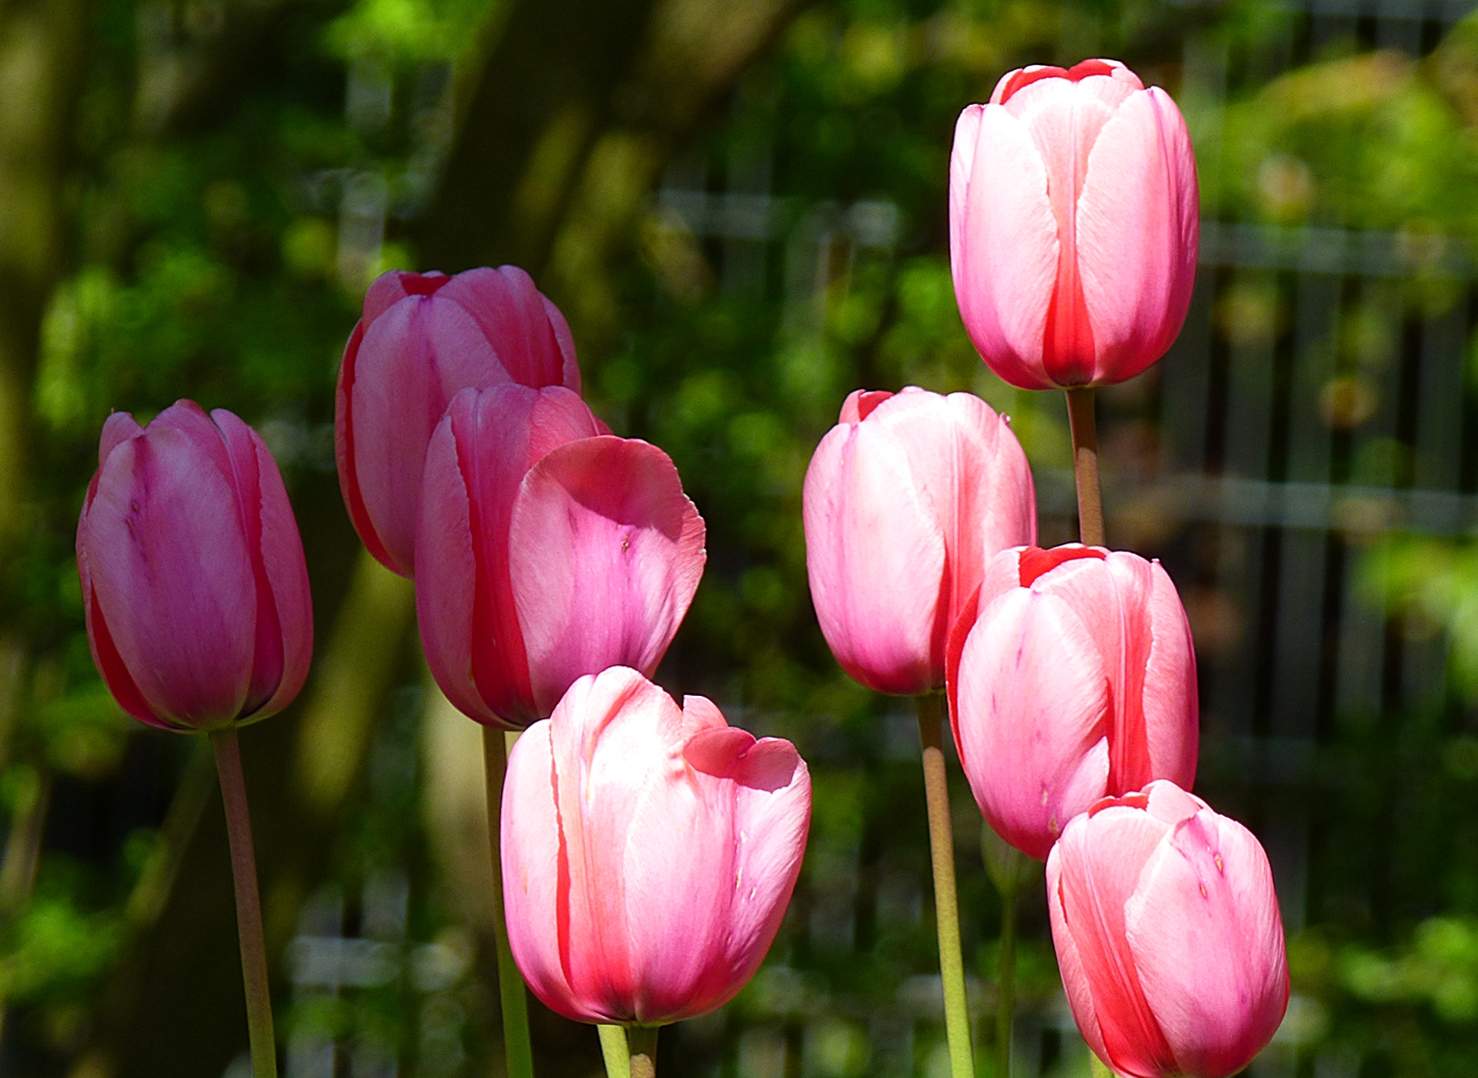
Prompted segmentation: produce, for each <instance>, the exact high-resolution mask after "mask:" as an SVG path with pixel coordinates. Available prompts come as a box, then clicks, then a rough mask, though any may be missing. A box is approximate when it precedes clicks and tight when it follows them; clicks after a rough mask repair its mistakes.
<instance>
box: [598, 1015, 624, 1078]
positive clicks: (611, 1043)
mask: <svg viewBox="0 0 1478 1078" xmlns="http://www.w3.org/2000/svg"><path fill="white" fill-rule="evenodd" d="M595 1029H596V1032H597V1033H599V1034H600V1054H601V1056H602V1057H604V1059H605V1061H606V1078H631V1049H630V1048H629V1047H628V1046H627V1044H626V1027H625V1026H606V1025H601V1026H596V1027H595Z"/></svg>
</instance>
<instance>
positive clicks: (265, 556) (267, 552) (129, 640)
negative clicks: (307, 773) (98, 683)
mask: <svg viewBox="0 0 1478 1078" xmlns="http://www.w3.org/2000/svg"><path fill="white" fill-rule="evenodd" d="M77 570H78V573H79V574H80V575H81V577H82V603H83V608H84V610H85V611H86V616H87V639H88V643H89V644H90V645H91V646H92V657H93V661H95V662H96V663H97V667H98V670H99V671H100V672H101V673H102V675H103V680H104V681H105V682H106V683H107V685H108V688H109V689H110V690H111V691H112V693H113V696H114V698H115V699H117V701H118V703H119V705H120V706H121V707H122V708H123V709H124V710H125V711H127V712H128V713H129V714H130V715H133V716H134V717H135V718H137V719H140V720H142V721H144V722H147V723H149V724H150V725H151V726H162V727H165V728H166V729H170V730H211V729H216V728H219V727H223V726H227V725H229V724H231V723H237V722H252V721H255V720H257V719H261V718H265V717H266V716H268V715H272V714H274V713H276V712H278V711H281V710H282V709H283V708H285V707H286V706H287V705H288V704H289V703H291V702H292V699H293V697H295V696H296V695H297V694H298V690H299V689H301V688H302V687H303V680H304V679H305V678H306V677H307V676H308V662H309V659H310V658H311V656H312V652H313V608H312V606H311V605H310V603H309V597H308V568H307V565H306V564H305V563H304V561H303V545H302V541H301V540H300V539H299V538H298V526H297V523H296V522H295V521H294V519H293V511H292V506H291V505H290V504H288V500H287V491H286V490H285V489H284V488H283V485H282V476H281V475H280V474H279V473H278V471H277V463H276V462H275V461H274V460H273V459H272V455H271V454H270V453H269V452H268V451H267V447H266V445H265V444H264V443H263V442H262V439H261V436H260V435H258V434H257V432H256V431H254V430H252V429H251V428H250V427H248V426H247V425H246V424H245V423H243V422H242V421H241V420H240V419H237V418H236V416H234V415H232V414H231V413H230V412H227V411H224V410H222V409H217V410H216V411H214V412H212V413H211V414H210V415H208V416H207V415H206V414H205V412H203V411H202V410H201V408H200V406H199V405H198V404H195V403H194V402H193V401H179V402H178V403H176V404H175V405H174V406H173V407H171V408H166V409H165V410H164V411H163V412H160V413H159V415H158V416H156V417H155V418H154V421H153V422H152V423H150V424H149V426H148V427H147V428H143V427H140V426H139V425H138V424H137V423H135V422H134V419H133V416H131V415H129V414H128V413H127V412H115V413H113V415H111V416H109V417H108V421H107V422H106V423H105V424H103V436H102V442H101V444H100V445H99V447H98V470H97V472H96V474H94V475H93V477H92V482H91V483H90V484H89V485H88V488H87V497H86V499H85V500H84V501H83V504H82V517H81V519H80V520H79V521H78V522H77Z"/></svg>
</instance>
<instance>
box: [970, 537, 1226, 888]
mask: <svg viewBox="0 0 1478 1078" xmlns="http://www.w3.org/2000/svg"><path fill="white" fill-rule="evenodd" d="M975 611H976V612H972V611H970V610H968V609H967V610H966V612H965V614H964V615H963V616H962V617H961V619H960V622H959V624H958V625H957V626H956V629H955V634H954V638H953V639H952V641H951V654H950V662H949V665H950V676H949V694H950V716H951V720H952V722H953V724H954V732H955V744H956V745H957V746H958V748H959V751H960V763H961V764H962V765H963V766H964V769H965V777H966V778H967V779H969V780H970V788H971V790H973V791H974V793H975V800H976V802H977V803H978V804H979V805H980V811H981V812H983V813H984V814H985V818H986V820H988V821H989V822H990V825H991V827H992V828H994V829H995V831H996V833H997V834H998V835H1000V836H1001V837H1002V838H1003V839H1005V840H1006V841H1007V842H1009V843H1010V844H1011V845H1013V846H1015V847H1016V848H1017V849H1019V850H1021V851H1022V852H1024V853H1027V854H1030V855H1031V856H1032V857H1035V858H1038V859H1042V858H1045V857H1046V856H1047V851H1048V850H1049V849H1051V847H1052V843H1053V842H1055V841H1056V840H1057V837H1058V835H1059V834H1060V833H1061V831H1062V828H1063V825H1064V824H1066V823H1067V821H1068V820H1070V819H1072V818H1073V817H1074V816H1076V815H1077V814H1078V813H1080V812H1083V811H1085V810H1086V809H1087V808H1088V806H1090V805H1092V804H1093V803H1094V802H1095V801H1097V800H1098V799H1099V798H1101V797H1104V796H1114V795H1119V794H1126V793H1129V792H1130V791H1132V790H1138V789H1140V788H1141V787H1142V786H1144V785H1145V783H1147V782H1149V781H1151V780H1152V779H1170V780H1171V781H1173V782H1177V783H1179V784H1180V785H1182V786H1189V785H1191V783H1192V782H1193V781H1194V780H1195V776H1196V748H1197V741H1198V731H1197V727H1196V724H1197V710H1198V709H1197V699H1196V657H1195V652H1194V650H1193V648H1192V644H1191V630H1190V626H1189V624H1188V623H1187V622H1186V616H1185V610H1184V609H1183V608H1182V607H1181V605H1180V597H1179V596H1178V595H1177V594H1176V591H1175V585H1174V584H1173V583H1171V580H1170V576H1169V574H1168V573H1166V572H1165V570H1164V569H1163V568H1161V567H1160V563H1159V562H1148V561H1145V560H1144V559H1143V558H1141V557H1139V556H1138V555H1137V554H1129V553H1125V552H1122V551H1115V552H1113V553H1110V552H1108V551H1106V550H1103V549H1101V548H1099V547H1084V546H1078V545H1077V544H1076V543H1074V544H1071V545H1068V546H1060V547H1055V548H1054V549H1052V550H1040V549H1038V548H1036V547H1027V548H1023V549H1017V550H1007V551H1004V552H1003V553H1001V554H999V555H997V556H996V557H995V558H994V559H993V560H992V561H991V563H990V565H989V566H987V568H986V570H985V577H984V580H983V581H982V582H981V585H980V592H979V595H978V598H977V600H976V607H975Z"/></svg>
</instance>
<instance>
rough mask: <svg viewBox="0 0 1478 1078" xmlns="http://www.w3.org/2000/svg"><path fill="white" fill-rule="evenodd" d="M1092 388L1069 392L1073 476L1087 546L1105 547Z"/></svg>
mask: <svg viewBox="0 0 1478 1078" xmlns="http://www.w3.org/2000/svg"><path fill="white" fill-rule="evenodd" d="M1093 410H1094V393H1093V390H1092V389H1091V388H1080V389H1069V390H1068V391H1067V419H1068V425H1069V426H1070V427H1071V428H1072V432H1073V478H1074V479H1075V480H1076V481H1077V487H1078V536H1079V538H1080V539H1081V540H1082V542H1083V545H1084V546H1103V545H1104V544H1105V538H1104V531H1103V491H1102V489H1100V487H1099V485H1098V423H1097V420H1096V419H1095V417H1094V414H1093Z"/></svg>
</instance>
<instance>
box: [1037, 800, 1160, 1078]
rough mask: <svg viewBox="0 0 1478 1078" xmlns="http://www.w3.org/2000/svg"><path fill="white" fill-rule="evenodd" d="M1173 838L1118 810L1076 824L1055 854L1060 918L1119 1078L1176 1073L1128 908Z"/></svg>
mask: <svg viewBox="0 0 1478 1078" xmlns="http://www.w3.org/2000/svg"><path fill="white" fill-rule="evenodd" d="M1168 834H1169V829H1168V828H1167V827H1166V825H1165V824H1163V823H1161V822H1160V821H1158V820H1156V819H1154V818H1153V817H1152V816H1151V815H1150V814H1149V813H1147V812H1144V811H1142V810H1140V809H1136V808H1128V807H1122V808H1121V807H1110V808H1107V809H1103V810H1101V811H1099V812H1097V813H1095V814H1094V815H1093V816H1091V817H1089V816H1080V817H1078V818H1076V819H1074V820H1073V821H1072V823H1071V824H1069V826H1068V828H1067V830H1066V831H1064V833H1063V836H1062V839H1061V840H1060V841H1059V842H1058V844H1057V848H1056V849H1055V850H1053V856H1054V858H1058V859H1060V860H1059V864H1060V868H1059V874H1058V884H1057V889H1058V902H1060V904H1061V908H1060V911H1059V912H1060V915H1061V920H1062V923H1063V925H1064V926H1065V928H1066V929H1067V931H1068V932H1069V933H1070V934H1071V935H1072V938H1073V942H1074V944H1075V946H1076V951H1077V957H1078V960H1079V964H1080V967H1081V969H1082V971H1083V973H1084V974H1086V981H1087V990H1088V992H1089V993H1090V994H1091V998H1092V1013H1093V1016H1094V1019H1095V1021H1096V1022H1097V1026H1098V1029H1099V1032H1100V1035H1101V1037H1102V1040H1103V1050H1104V1051H1103V1054H1104V1055H1105V1056H1106V1058H1107V1062H1108V1063H1109V1065H1110V1066H1111V1067H1112V1068H1113V1069H1114V1071H1115V1072H1116V1073H1118V1074H1123V1075H1126V1076H1131V1078H1162V1076H1163V1075H1166V1074H1171V1073H1174V1072H1175V1071H1174V1067H1175V1060H1174V1058H1173V1056H1172V1054H1171V1050H1170V1046H1169V1044H1168V1043H1166V1041H1165V1038H1164V1035H1163V1034H1162V1033H1161V1032H1160V1027H1159V1024H1158V1023H1157V1022H1156V1020H1155V1014H1154V1012H1153V1011H1152V1010H1151V1009H1150V1006H1149V1003H1148V1002H1147V1001H1146V1000H1145V997H1144V991H1143V989H1142V988H1141V986H1140V980H1139V974H1138V972H1137V969H1136V966H1135V963H1134V954H1133V952H1132V949H1131V947H1130V944H1129V943H1128V942H1127V941H1126V939H1125V904H1126V903H1127V902H1128V901H1129V900H1130V898H1131V896H1133V895H1134V894H1135V891H1136V888H1137V887H1138V886H1139V884H1140V878H1141V875H1142V873H1143V871H1144V868H1145V865H1146V863H1147V862H1148V861H1149V860H1150V858H1151V857H1152V856H1153V854H1154V853H1155V850H1156V848H1157V847H1158V845H1159V844H1160V842H1161V841H1162V840H1163V839H1164V838H1166V837H1167V836H1168ZM1053 923H1054V926H1055V925H1056V923H1057V919H1056V918H1054V922H1053ZM1055 939H1056V937H1055V935H1054V940H1055ZM1064 972H1066V970H1064ZM1082 993H1083V989H1082V986H1078V987H1076V988H1075V989H1074V990H1073V991H1072V992H1070V993H1069V1000H1070V1001H1071V1000H1073V999H1074V998H1075V997H1076V996H1081V995H1082ZM1074 1013H1075V1014H1076V1013H1078V1012H1077V1009H1076V1008H1074Z"/></svg>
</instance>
